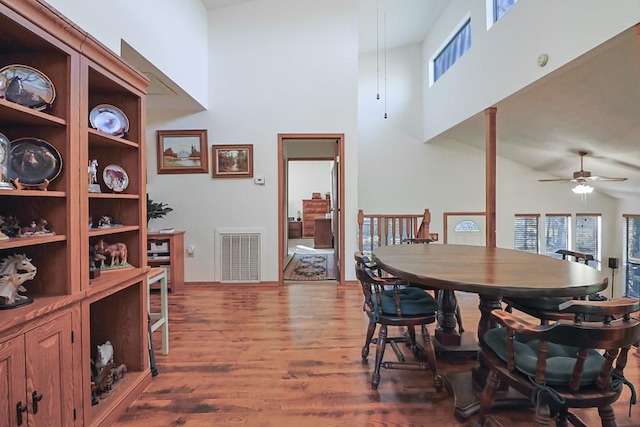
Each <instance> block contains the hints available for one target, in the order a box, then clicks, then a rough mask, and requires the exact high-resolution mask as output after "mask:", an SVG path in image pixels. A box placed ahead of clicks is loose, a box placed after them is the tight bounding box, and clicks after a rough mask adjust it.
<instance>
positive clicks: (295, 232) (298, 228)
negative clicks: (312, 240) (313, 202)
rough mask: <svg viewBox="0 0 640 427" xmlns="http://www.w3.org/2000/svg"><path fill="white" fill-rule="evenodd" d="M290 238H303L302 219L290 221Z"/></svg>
mask: <svg viewBox="0 0 640 427" xmlns="http://www.w3.org/2000/svg"><path fill="white" fill-rule="evenodd" d="M289 238H290V239H302V221H289Z"/></svg>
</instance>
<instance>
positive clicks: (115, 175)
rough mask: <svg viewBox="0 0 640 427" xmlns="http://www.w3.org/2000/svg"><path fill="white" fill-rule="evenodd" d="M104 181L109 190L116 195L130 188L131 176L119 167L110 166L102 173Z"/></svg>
mask: <svg viewBox="0 0 640 427" xmlns="http://www.w3.org/2000/svg"><path fill="white" fill-rule="evenodd" d="M102 179H103V180H104V184H105V185H106V186H107V188H108V189H109V190H113V191H115V192H116V193H120V192H122V191H124V190H125V189H126V188H127V187H128V186H129V175H127V173H126V172H125V171H124V169H122V168H121V167H120V166H118V165H108V166H106V167H105V168H104V170H103V171H102Z"/></svg>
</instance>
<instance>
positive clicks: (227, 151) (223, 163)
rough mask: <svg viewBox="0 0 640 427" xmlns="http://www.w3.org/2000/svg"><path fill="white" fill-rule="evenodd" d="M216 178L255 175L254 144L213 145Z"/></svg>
mask: <svg viewBox="0 0 640 427" xmlns="http://www.w3.org/2000/svg"><path fill="white" fill-rule="evenodd" d="M211 151H212V154H213V156H212V161H213V177H214V178H251V177H253V144H248V145H213V146H211Z"/></svg>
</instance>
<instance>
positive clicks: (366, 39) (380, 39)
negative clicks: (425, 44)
mask: <svg viewBox="0 0 640 427" xmlns="http://www.w3.org/2000/svg"><path fill="white" fill-rule="evenodd" d="M250 1H254V0H202V3H203V4H204V5H205V7H206V8H207V9H209V10H213V9H221V8H223V7H229V6H236V5H239V4H242V3H247V2H250ZM449 1H450V0H358V3H359V7H360V52H361V53H365V52H375V51H376V49H378V48H379V49H383V47H384V44H385V35H386V46H387V48H388V49H392V48H396V47H400V46H406V45H410V44H414V43H419V42H421V41H422V40H424V38H425V36H426V35H427V32H428V31H429V28H430V27H431V25H432V24H433V22H434V21H435V20H436V19H437V18H438V16H440V13H442V11H443V10H444V9H445V7H446V6H447V4H448V3H449ZM385 18H386V22H385ZM385 29H386V31H385Z"/></svg>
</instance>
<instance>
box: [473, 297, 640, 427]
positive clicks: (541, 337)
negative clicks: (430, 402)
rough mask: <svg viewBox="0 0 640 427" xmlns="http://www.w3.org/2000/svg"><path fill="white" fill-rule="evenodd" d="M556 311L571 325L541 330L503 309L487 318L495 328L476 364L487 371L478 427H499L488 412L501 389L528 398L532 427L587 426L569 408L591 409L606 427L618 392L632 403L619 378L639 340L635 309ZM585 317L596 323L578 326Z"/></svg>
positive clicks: (614, 305) (576, 303)
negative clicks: (566, 316)
mask: <svg viewBox="0 0 640 427" xmlns="http://www.w3.org/2000/svg"><path fill="white" fill-rule="evenodd" d="M559 308H560V312H561V313H564V314H569V315H572V316H573V319H572V320H565V319H561V320H556V321H554V322H551V323H549V324H546V325H544V324H536V323H533V322H529V321H526V320H523V319H521V318H519V317H517V316H515V315H513V314H512V313H508V312H506V311H502V310H493V311H492V312H491V316H492V318H493V320H495V321H496V322H497V323H498V324H500V325H501V326H502V327H498V328H494V329H490V330H489V331H487V332H486V333H485V334H484V336H483V338H482V342H481V360H482V362H483V364H484V365H485V366H487V367H488V368H489V369H490V372H489V375H488V378H487V381H486V386H485V387H484V390H483V394H482V400H481V405H480V418H479V420H478V425H487V424H488V425H499V423H498V424H496V423H497V421H496V420H495V418H494V417H491V416H489V412H490V411H491V410H492V405H493V402H494V399H495V397H496V392H497V390H498V389H499V387H501V386H502V385H508V386H510V387H512V388H513V389H515V390H517V391H518V392H520V393H522V394H524V395H525V396H531V405H532V407H533V408H534V410H533V415H532V416H533V420H534V422H535V425H537V426H547V425H549V424H550V423H551V422H552V421H555V423H556V425H557V426H566V425H568V423H571V424H572V425H574V426H586V424H585V423H584V422H583V421H582V420H580V418H578V417H577V416H576V415H575V414H573V413H571V412H570V409H571V408H597V409H598V413H599V415H600V419H601V422H602V425H603V426H605V427H613V426H615V425H616V423H615V414H614V411H613V408H612V406H611V405H612V404H613V403H614V402H616V401H617V400H618V398H619V397H620V395H621V392H622V389H623V386H625V385H626V386H628V387H629V388H630V389H631V393H632V394H631V396H632V403H635V390H634V388H633V385H632V384H631V383H630V382H629V381H628V380H626V379H625V377H624V368H625V366H626V363H627V355H628V352H629V350H630V348H631V346H632V344H633V343H634V342H635V341H637V340H638V338H640V322H639V321H638V320H637V319H634V318H632V317H631V313H633V312H636V311H638V310H640V302H639V301H638V300H635V299H631V298H619V299H615V300H610V301H604V302H594V301H584V300H570V301H567V302H566V303H564V304H562V305H561V306H560V307H559ZM585 315H596V316H598V317H601V318H602V319H603V320H602V322H585V321H583V318H584V316H585ZM629 415H631V412H629Z"/></svg>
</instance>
